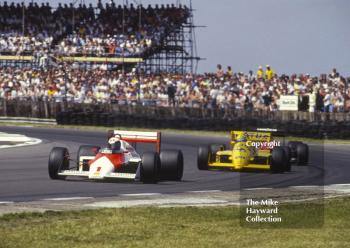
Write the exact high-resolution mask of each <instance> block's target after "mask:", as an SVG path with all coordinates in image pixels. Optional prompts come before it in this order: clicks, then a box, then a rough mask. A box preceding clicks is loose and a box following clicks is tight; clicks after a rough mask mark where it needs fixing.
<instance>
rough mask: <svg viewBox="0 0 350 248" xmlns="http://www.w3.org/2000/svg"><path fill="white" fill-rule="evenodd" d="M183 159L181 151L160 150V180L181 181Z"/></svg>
mask: <svg viewBox="0 0 350 248" xmlns="http://www.w3.org/2000/svg"><path fill="white" fill-rule="evenodd" d="M183 170H184V159H183V154H182V152H181V151H178V150H177V151H162V152H161V153H160V180H169V181H181V179H182V176H183Z"/></svg>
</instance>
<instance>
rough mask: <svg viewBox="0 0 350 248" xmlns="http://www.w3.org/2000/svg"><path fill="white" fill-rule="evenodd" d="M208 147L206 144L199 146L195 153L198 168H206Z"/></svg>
mask: <svg viewBox="0 0 350 248" xmlns="http://www.w3.org/2000/svg"><path fill="white" fill-rule="evenodd" d="M208 162H209V148H208V146H200V147H199V148H198V155H197V167H198V169H199V170H208V169H209V168H208Z"/></svg>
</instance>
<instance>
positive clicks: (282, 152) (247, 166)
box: [197, 129, 308, 173]
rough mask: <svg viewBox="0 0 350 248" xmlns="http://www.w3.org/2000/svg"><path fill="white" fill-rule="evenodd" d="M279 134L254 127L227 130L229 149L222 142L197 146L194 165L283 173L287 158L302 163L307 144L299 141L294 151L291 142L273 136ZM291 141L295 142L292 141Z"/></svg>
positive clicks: (306, 153)
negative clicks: (250, 128) (229, 133)
mask: <svg viewBox="0 0 350 248" xmlns="http://www.w3.org/2000/svg"><path fill="white" fill-rule="evenodd" d="M278 135H279V136H281V137H283V135H282V133H281V132H278V131H277V130H276V129H257V130H255V131H231V145H232V149H231V150H227V149H226V147H225V145H218V144H212V145H208V146H200V147H199V149H198V158H197V165H198V169H199V170H209V169H223V168H227V169H231V170H239V171H241V170H267V171H271V172H274V173H283V172H285V171H290V170H291V162H293V161H296V162H297V163H298V165H306V164H307V161H308V146H307V145H306V144H304V143H301V142H299V143H300V144H298V149H297V151H298V152H297V153H295V152H294V153H293V150H292V149H291V146H285V145H284V143H285V142H284V138H283V141H279V140H276V139H275V138H274V137H275V136H278ZM293 144H294V145H295V143H293Z"/></svg>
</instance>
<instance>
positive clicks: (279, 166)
mask: <svg viewBox="0 0 350 248" xmlns="http://www.w3.org/2000/svg"><path fill="white" fill-rule="evenodd" d="M286 160H287V156H286V153H285V151H284V149H283V148H282V147H275V148H273V150H272V155H271V167H270V169H271V171H272V172H273V173H282V172H284V171H285V170H286Z"/></svg>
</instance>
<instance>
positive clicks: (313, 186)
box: [289, 185, 323, 189]
mask: <svg viewBox="0 0 350 248" xmlns="http://www.w3.org/2000/svg"><path fill="white" fill-rule="evenodd" d="M322 187H323V186H322V185H298V186H290V187H289V188H293V189H307V188H322Z"/></svg>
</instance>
